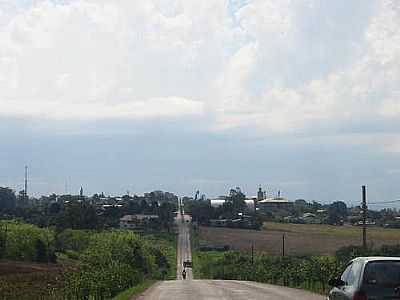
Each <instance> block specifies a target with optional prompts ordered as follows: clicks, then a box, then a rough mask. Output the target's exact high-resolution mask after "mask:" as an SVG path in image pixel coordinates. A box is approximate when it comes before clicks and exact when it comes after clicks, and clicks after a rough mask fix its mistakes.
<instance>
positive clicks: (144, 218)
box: [119, 214, 158, 229]
mask: <svg viewBox="0 0 400 300" xmlns="http://www.w3.org/2000/svg"><path fill="white" fill-rule="evenodd" d="M152 222H158V216H157V215H143V214H136V215H125V216H123V217H122V218H120V219H119V227H120V228H121V229H142V228H145V227H147V226H148V225H150V224H151V223H152Z"/></svg>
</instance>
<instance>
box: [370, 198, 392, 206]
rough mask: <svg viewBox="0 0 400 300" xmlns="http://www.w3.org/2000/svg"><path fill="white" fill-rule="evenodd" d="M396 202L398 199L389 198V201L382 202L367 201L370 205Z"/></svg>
mask: <svg viewBox="0 0 400 300" xmlns="http://www.w3.org/2000/svg"><path fill="white" fill-rule="evenodd" d="M397 202H400V199H397V200H391V201H382V202H368V204H369V205H371V204H375V205H379V204H390V203H397Z"/></svg>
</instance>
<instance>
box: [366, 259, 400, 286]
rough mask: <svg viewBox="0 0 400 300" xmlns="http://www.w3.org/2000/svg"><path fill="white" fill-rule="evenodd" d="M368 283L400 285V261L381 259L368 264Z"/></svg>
mask: <svg viewBox="0 0 400 300" xmlns="http://www.w3.org/2000/svg"><path fill="white" fill-rule="evenodd" d="M364 282H365V283H366V284H367V285H374V286H379V287H397V286H400V261H379V262H370V263H368V264H367V266H366V268H365V273H364Z"/></svg>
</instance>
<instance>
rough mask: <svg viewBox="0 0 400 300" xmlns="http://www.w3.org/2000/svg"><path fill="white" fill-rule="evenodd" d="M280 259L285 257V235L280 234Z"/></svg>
mask: <svg viewBox="0 0 400 300" xmlns="http://www.w3.org/2000/svg"><path fill="white" fill-rule="evenodd" d="M282 257H285V234H282Z"/></svg>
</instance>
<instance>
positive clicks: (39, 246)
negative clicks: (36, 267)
mask: <svg viewBox="0 0 400 300" xmlns="http://www.w3.org/2000/svg"><path fill="white" fill-rule="evenodd" d="M35 250H36V261H37V262H47V250H48V249H47V246H46V244H45V243H44V242H43V241H42V240H41V239H36V241H35Z"/></svg>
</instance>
